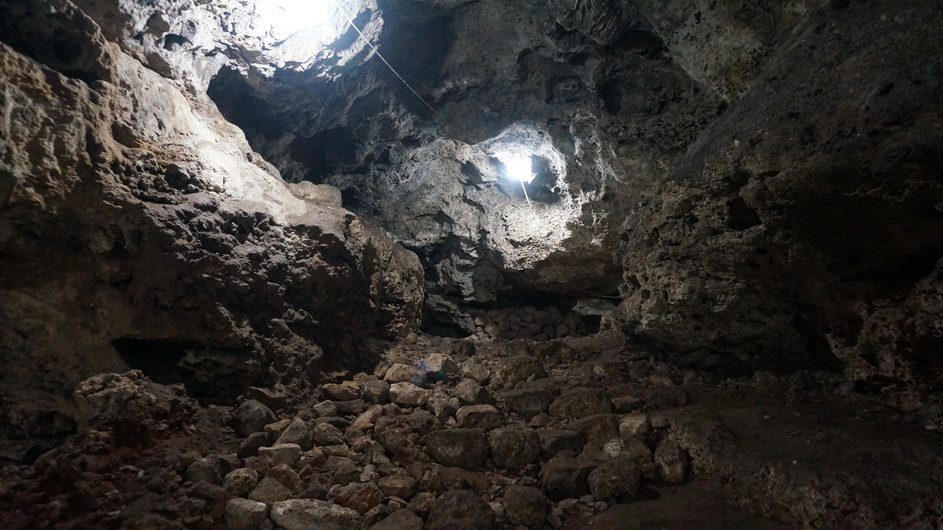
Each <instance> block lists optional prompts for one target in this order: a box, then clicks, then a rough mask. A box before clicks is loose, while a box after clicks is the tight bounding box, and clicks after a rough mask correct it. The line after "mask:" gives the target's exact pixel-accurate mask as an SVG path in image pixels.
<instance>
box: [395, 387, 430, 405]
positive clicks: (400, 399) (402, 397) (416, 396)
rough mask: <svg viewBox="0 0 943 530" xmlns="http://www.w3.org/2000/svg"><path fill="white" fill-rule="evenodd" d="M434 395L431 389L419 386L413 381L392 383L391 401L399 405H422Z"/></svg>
mask: <svg viewBox="0 0 943 530" xmlns="http://www.w3.org/2000/svg"><path fill="white" fill-rule="evenodd" d="M431 396H432V391H431V390H426V389H423V388H419V387H418V386H416V385H414V384H412V383H394V384H392V385H390V401H392V402H393V403H396V404H397V405H404V406H412V407H421V406H423V405H425V404H426V401H429V398H430V397H431Z"/></svg>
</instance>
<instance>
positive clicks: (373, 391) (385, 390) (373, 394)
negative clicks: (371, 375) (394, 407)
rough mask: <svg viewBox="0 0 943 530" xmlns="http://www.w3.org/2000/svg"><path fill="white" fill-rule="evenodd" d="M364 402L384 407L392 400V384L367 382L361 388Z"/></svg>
mask: <svg viewBox="0 0 943 530" xmlns="http://www.w3.org/2000/svg"><path fill="white" fill-rule="evenodd" d="M361 392H362V393H363V400H364V401H366V402H367V403H374V404H378V405H382V404H384V403H386V402H387V401H389V400H390V384H389V383H388V382H386V381H367V382H366V383H364V384H363V386H362V387H361Z"/></svg>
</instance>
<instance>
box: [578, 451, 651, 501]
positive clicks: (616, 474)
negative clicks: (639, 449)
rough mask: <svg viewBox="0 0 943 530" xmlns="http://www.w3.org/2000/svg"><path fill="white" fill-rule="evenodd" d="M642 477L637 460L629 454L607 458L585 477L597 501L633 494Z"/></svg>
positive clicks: (636, 490)
mask: <svg viewBox="0 0 943 530" xmlns="http://www.w3.org/2000/svg"><path fill="white" fill-rule="evenodd" d="M641 478H642V469H641V466H640V465H639V463H638V461H637V460H636V459H635V458H633V457H631V456H620V457H616V458H613V459H610V460H607V461H605V462H603V463H602V464H600V465H599V467H597V468H596V469H594V470H593V471H592V472H591V473H590V474H589V477H588V478H587V482H588V483H589V490H590V492H592V494H593V497H594V498H595V499H596V500H597V501H609V500H613V499H617V498H619V497H623V496H628V495H635V494H636V493H637V492H638V489H639V484H640V481H641Z"/></svg>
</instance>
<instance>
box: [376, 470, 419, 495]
mask: <svg viewBox="0 0 943 530" xmlns="http://www.w3.org/2000/svg"><path fill="white" fill-rule="evenodd" d="M377 485H378V486H379V487H380V490H381V491H382V492H383V494H384V495H386V496H387V497H398V498H400V499H403V500H407V501H408V500H409V499H411V498H412V496H413V495H415V494H416V479H414V478H413V477H411V476H409V475H407V474H405V473H396V474H393V475H389V476H387V477H383V478H381V479H380V480H379V482H378V483H377Z"/></svg>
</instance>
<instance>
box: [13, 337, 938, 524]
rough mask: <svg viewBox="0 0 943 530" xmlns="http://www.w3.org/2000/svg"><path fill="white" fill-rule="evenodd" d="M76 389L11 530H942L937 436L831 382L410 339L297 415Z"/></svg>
mask: <svg viewBox="0 0 943 530" xmlns="http://www.w3.org/2000/svg"><path fill="white" fill-rule="evenodd" d="M86 383H88V382H85V383H83V384H82V385H80V390H79V392H78V393H79V394H83V395H86V396H103V398H102V399H100V400H98V401H96V400H95V399H93V398H88V399H87V400H86V402H87V403H91V405H87V406H86V409H85V413H84V415H83V416H82V418H81V419H80V426H79V432H78V434H76V435H75V436H73V437H71V438H70V439H69V440H67V441H66V442H65V443H64V444H63V445H62V446H60V447H59V448H57V449H54V450H52V451H50V452H48V453H45V454H43V455H41V456H40V457H39V458H38V460H37V461H36V462H35V463H32V464H28V465H25V464H16V463H7V464H6V465H4V466H3V468H2V471H0V520H2V521H3V524H2V527H3V528H5V529H11V530H14V529H27V528H30V529H32V528H81V527H84V528H207V529H213V528H288V529H292V528H304V527H310V528H321V527H324V528H377V529H379V530H382V529H384V528H472V527H475V528H560V527H565V528H594V529H595V528H602V529H629V528H639V529H641V528H646V529H648V528H666V529H687V528H692V529H693V528H718V529H719V528H733V527H743V528H758V529H761V528H771V529H772V528H941V527H943V473H940V470H941V469H943V433H941V429H940V425H939V421H940V418H939V417H936V418H926V417H917V416H915V415H914V414H913V413H910V414H905V413H904V412H902V411H901V410H900V408H898V407H892V406H889V405H888V401H889V398H888V395H887V393H885V394H884V395H881V394H863V393H857V392H854V391H853V389H850V388H849V386H848V385H847V384H845V383H844V382H843V379H842V377H841V376H840V375H839V374H829V373H824V372H818V373H811V372H797V373H793V374H786V375H774V374H770V373H756V374H754V375H753V376H752V377H743V378H726V377H722V376H718V375H716V374H710V373H704V372H698V371H694V370H683V369H679V368H677V367H675V366H672V365H670V364H668V363H665V362H661V361H658V360H656V359H654V358H652V357H650V356H649V355H648V354H647V353H645V352H643V351H639V350H637V349H635V347H633V346H631V345H627V344H625V343H624V342H623V340H621V339H619V338H616V337H611V336H603V335H597V336H592V337H587V338H581V339H560V340H554V341H546V342H531V341H520V340H518V341H510V342H508V341H495V342H480V341H474V342H473V341H469V340H461V339H444V338H438V337H429V336H422V337H418V338H412V339H410V340H407V341H403V342H400V343H397V344H390V345H388V347H387V355H386V357H385V359H384V360H383V361H382V362H381V363H380V365H378V366H376V367H375V370H374V371H373V373H372V374H368V373H358V374H353V373H350V372H336V373H332V374H325V380H324V384H323V385H321V386H320V387H319V391H320V392H321V394H320V395H316V396H312V399H311V402H310V406H308V407H305V408H304V409H303V410H295V411H286V410H281V409H279V408H278V405H279V403H280V402H281V400H280V397H279V396H278V395H277V393H273V392H254V393H252V394H251V395H252V397H255V398H257V400H244V401H242V403H241V404H239V405H240V406H239V407H238V408H237V407H236V405H237V404H236V403H234V404H233V405H234V406H233V407H216V406H211V407H208V408H203V407H200V406H199V405H197V404H196V402H194V401H192V400H189V399H188V398H187V397H186V396H184V395H183V394H182V393H183V389H182V388H180V387H176V388H174V387H165V386H163V385H157V384H155V383H152V382H150V381H149V380H148V379H147V378H146V377H145V376H143V374H140V373H137V372H130V373H128V374H123V375H115V376H112V377H110V378H105V379H97V380H96V381H95V382H94V384H86ZM83 385H84V386H83ZM115 389H117V390H115ZM129 389H130V390H129ZM142 396H144V397H142ZM914 399H916V398H914ZM935 399H936V402H935V406H938V405H939V404H940V396H936V398H935ZM928 400H932V396H923V404H924V405H925V406H924V409H925V408H926V405H927V402H928ZM890 401H892V402H896V403H897V404H900V402H901V399H900V398H899V396H898V397H896V398H893V399H891V400H890ZM262 402H265V403H262ZM247 403H248V404H247ZM266 403H267V405H269V406H266ZM95 407H98V409H96V408H95ZM910 408H911V410H917V409H916V408H915V405H914V404H913V403H911V405H910ZM931 408H932V407H931ZM104 409H108V410H104ZM272 409H274V411H272ZM921 410H923V409H921ZM933 410H938V409H933ZM149 411H150V412H152V413H153V417H147V416H148V412H149ZM260 411H261V412H260ZM269 413H271V416H266V414H269ZM259 414H261V416H259ZM934 422H935V423H934ZM449 431H453V432H452V433H451V434H456V435H458V436H450V435H449V434H450V433H449ZM291 444H296V445H297V449H295V447H294V446H292V445H291ZM268 448H271V449H268ZM286 455H287V456H286ZM456 490H462V491H465V492H471V494H472V496H471V497H470V498H471V501H473V502H470V501H468V499H465V501H462V502H460V503H459V505H456V504H455V503H456V495H458V493H461V491H459V492H458V493H457V492H456ZM236 499H249V500H251V501H254V502H249V503H248V504H246V502H247V501H246V502H242V504H240V502H237V501H236ZM291 499H300V500H301V501H298V502H300V503H301V504H300V505H299V504H298V503H297V502H296V503H295V504H292V502H294V501H291ZM476 499H479V500H480V502H479V501H478V500H476ZM306 503H307V504H306ZM332 505H333V506H334V508H336V509H337V510H338V511H335V512H327V511H325V510H328V508H327V507H328V506H332ZM247 506H249V507H247ZM338 506H339V507H338ZM252 507H255V508H252ZM250 508H251V509H250ZM328 513H330V514H333V515H325V514H328ZM286 514H287V515H286ZM319 517H320V519H319ZM325 517H326V518H325ZM332 517H333V518H332ZM299 525H300V526H299ZM319 525H321V526H319ZM331 525H334V526H331Z"/></svg>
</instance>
